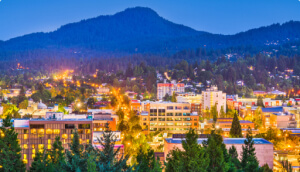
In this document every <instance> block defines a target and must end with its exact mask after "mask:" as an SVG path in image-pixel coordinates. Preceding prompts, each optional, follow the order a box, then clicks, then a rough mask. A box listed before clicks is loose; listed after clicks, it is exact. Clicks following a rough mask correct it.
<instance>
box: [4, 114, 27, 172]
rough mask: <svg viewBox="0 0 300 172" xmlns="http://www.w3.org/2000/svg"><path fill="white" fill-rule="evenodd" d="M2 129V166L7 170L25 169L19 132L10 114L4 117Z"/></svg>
mask: <svg viewBox="0 0 300 172" xmlns="http://www.w3.org/2000/svg"><path fill="white" fill-rule="evenodd" d="M0 130H1V135H0V157H1V158H0V166H2V168H3V169H4V170H5V171H20V172H23V171H25V164H24V163H23V162H22V160H21V158H22V157H21V147H20V145H19V143H18V133H16V132H15V128H14V127H13V123H12V122H11V117H10V115H7V116H6V118H5V119H3V122H2V126H1V127H0ZM2 134H3V135H2Z"/></svg>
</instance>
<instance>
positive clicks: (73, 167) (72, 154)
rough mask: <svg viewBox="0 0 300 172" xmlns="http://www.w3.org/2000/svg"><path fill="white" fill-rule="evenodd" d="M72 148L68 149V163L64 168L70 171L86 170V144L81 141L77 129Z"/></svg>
mask: <svg viewBox="0 0 300 172" xmlns="http://www.w3.org/2000/svg"><path fill="white" fill-rule="evenodd" d="M69 147H70V150H67V151H66V164H65V166H64V169H65V170H66V171H70V172H78V171H84V170H85V169H87V157H86V156H85V154H84V146H83V145H81V144H80V143H79V135H78V131H77V129H75V132H74V136H73V139H72V143H71V144H70V145H69Z"/></svg>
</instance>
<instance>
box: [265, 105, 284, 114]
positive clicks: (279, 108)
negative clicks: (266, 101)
mask: <svg viewBox="0 0 300 172" xmlns="http://www.w3.org/2000/svg"><path fill="white" fill-rule="evenodd" d="M261 110H262V112H273V113H276V112H283V107H282V106H279V107H270V108H261Z"/></svg>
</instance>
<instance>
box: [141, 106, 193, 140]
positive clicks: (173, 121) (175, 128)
mask: <svg viewBox="0 0 300 172" xmlns="http://www.w3.org/2000/svg"><path fill="white" fill-rule="evenodd" d="M198 121H199V116H198V113H195V112H193V113H191V105H190V103H175V102H149V103H146V104H145V105H144V111H143V112H141V113H140V124H141V126H142V128H143V129H144V132H145V134H148V133H149V132H155V131H165V132H167V133H185V132H187V131H188V130H189V129H190V128H194V129H198V128H199V123H198Z"/></svg>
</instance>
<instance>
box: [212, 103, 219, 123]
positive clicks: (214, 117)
mask: <svg viewBox="0 0 300 172" xmlns="http://www.w3.org/2000/svg"><path fill="white" fill-rule="evenodd" d="M210 113H211V114H212V117H213V121H214V123H216V122H217V119H218V111H217V105H214V106H212V107H211V109H210Z"/></svg>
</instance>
